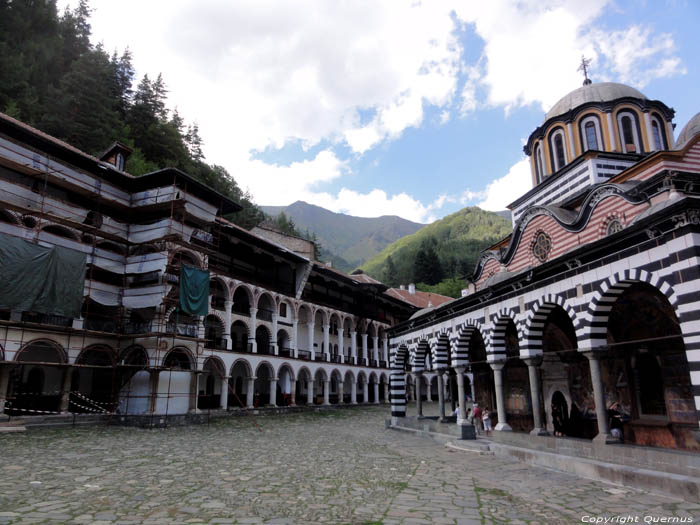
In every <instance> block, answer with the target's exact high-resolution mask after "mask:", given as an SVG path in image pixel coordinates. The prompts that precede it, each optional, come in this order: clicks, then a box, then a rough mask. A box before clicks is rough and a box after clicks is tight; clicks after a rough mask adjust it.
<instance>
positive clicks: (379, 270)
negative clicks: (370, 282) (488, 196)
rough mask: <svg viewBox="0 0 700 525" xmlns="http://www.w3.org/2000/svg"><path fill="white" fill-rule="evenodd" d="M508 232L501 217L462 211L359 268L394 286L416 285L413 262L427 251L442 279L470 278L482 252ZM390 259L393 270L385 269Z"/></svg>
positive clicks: (476, 210)
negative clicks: (432, 257) (431, 252)
mask: <svg viewBox="0 0 700 525" xmlns="http://www.w3.org/2000/svg"><path fill="white" fill-rule="evenodd" d="M510 232H511V222H510V221H509V220H507V219H506V218H504V217H502V216H501V215H500V214H497V213H493V212H490V211H484V210H482V209H480V208H476V207H472V208H464V209H462V210H460V211H458V212H456V213H453V214H452V215H448V216H447V217H444V218H443V219H440V220H439V221H435V222H434V223H432V224H429V225H428V226H426V227H425V228H422V229H421V230H419V231H418V232H416V233H414V234H412V235H408V236H406V237H404V238H402V239H399V240H398V241H396V242H394V243H392V244H390V245H389V246H387V247H386V248H384V250H382V252H381V253H378V254H377V255H375V256H374V257H372V259H370V260H369V261H367V262H366V263H365V264H363V265H362V269H363V270H364V271H365V272H366V273H367V274H369V275H371V276H372V277H374V278H375V279H379V280H380V281H382V282H384V283H386V284H391V285H393V286H396V285H398V284H407V283H410V282H415V281H416V279H415V276H416V268H415V265H414V262H415V261H416V258H417V256H418V253H419V252H420V251H423V252H425V250H426V249H428V251H430V250H434V252H435V254H436V255H437V258H438V259H439V261H440V265H439V266H440V267H441V271H442V278H443V279H449V278H454V277H457V278H460V279H461V278H464V277H465V276H468V275H471V273H472V272H473V270H474V265H475V264H476V260H477V259H478V257H479V254H480V253H481V251H482V250H483V249H485V248H487V247H488V246H490V245H492V244H493V243H495V242H496V241H499V240H500V239H502V238H503V237H505V236H506V235H508V234H509V233H510ZM389 256H391V265H393V270H392V269H389V268H388V263H387V258H388V257H389ZM419 259H420V258H419ZM392 273H393V276H392V275H391V274H392Z"/></svg>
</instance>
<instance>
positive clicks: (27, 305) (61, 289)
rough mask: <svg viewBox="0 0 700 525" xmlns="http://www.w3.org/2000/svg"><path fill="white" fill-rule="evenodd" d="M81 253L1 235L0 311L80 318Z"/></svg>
mask: <svg viewBox="0 0 700 525" xmlns="http://www.w3.org/2000/svg"><path fill="white" fill-rule="evenodd" d="M85 261H86V257H85V254H84V253H80V252H76V251H74V250H69V249H67V248H62V247H60V246H53V247H51V248H47V247H45V246H39V245H38V244H34V243H31V242H29V241H25V240H23V239H19V238H17V237H12V236H11V235H4V234H0V308H9V309H12V310H19V311H22V312H37V313H41V314H49V315H62V316H64V317H80V308H81V306H82V303H83V285H84V283H85Z"/></svg>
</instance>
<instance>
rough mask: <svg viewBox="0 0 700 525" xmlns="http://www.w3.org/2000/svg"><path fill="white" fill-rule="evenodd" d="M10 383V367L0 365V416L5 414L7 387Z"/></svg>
mask: <svg viewBox="0 0 700 525" xmlns="http://www.w3.org/2000/svg"><path fill="white" fill-rule="evenodd" d="M9 382H10V366H9V365H0V416H1V415H2V414H4V413H5V403H6V402H7V386H8V384H9Z"/></svg>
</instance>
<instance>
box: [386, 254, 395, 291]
mask: <svg viewBox="0 0 700 525" xmlns="http://www.w3.org/2000/svg"><path fill="white" fill-rule="evenodd" d="M396 277H397V276H396V266H395V265H394V260H393V259H392V258H391V255H389V256H388V257H387V258H386V277H385V278H384V281H385V284H387V285H389V286H396V284H397V283H396V281H397V279H396Z"/></svg>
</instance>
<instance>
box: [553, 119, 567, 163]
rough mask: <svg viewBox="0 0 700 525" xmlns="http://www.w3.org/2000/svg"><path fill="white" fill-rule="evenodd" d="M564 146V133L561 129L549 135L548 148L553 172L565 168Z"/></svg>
mask: <svg viewBox="0 0 700 525" xmlns="http://www.w3.org/2000/svg"><path fill="white" fill-rule="evenodd" d="M564 144H565V142H564V131H563V130H562V129H561V128H559V129H557V130H556V131H554V132H552V134H551V135H549V147H550V151H551V152H552V164H553V165H554V171H559V170H560V169H562V168H563V167H564V166H566V149H565V147H564Z"/></svg>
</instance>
